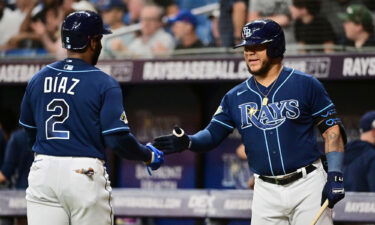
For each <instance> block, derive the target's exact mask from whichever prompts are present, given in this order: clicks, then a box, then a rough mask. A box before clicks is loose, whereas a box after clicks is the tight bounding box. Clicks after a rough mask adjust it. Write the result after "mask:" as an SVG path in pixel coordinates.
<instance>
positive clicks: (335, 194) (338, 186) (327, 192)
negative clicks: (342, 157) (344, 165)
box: [321, 172, 345, 208]
mask: <svg viewBox="0 0 375 225" xmlns="http://www.w3.org/2000/svg"><path fill="white" fill-rule="evenodd" d="M344 197H345V190H344V179H343V176H342V173H341V172H328V178H327V183H326V185H325V186H324V188H323V192H322V203H321V204H323V203H324V201H325V200H326V199H328V201H329V204H328V207H329V208H333V206H334V205H335V204H336V203H337V202H339V201H340V200H341V199H343V198H344Z"/></svg>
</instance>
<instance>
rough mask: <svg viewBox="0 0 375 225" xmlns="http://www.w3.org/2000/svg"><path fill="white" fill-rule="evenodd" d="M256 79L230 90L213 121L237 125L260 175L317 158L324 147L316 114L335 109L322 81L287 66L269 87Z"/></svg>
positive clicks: (231, 126)
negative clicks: (320, 144) (318, 137)
mask: <svg viewBox="0 0 375 225" xmlns="http://www.w3.org/2000/svg"><path fill="white" fill-rule="evenodd" d="M255 82H256V81H255V80H254V77H250V78H249V79H247V80H246V81H244V82H243V83H241V84H239V85H237V86H236V87H234V88H233V89H232V90H230V91H229V92H228V93H227V94H226V95H225V96H224V97H223V99H222V101H221V104H220V106H219V108H218V110H217V111H216V113H215V115H214V116H213V119H212V122H216V123H218V124H221V125H222V126H224V127H226V128H227V129H229V130H233V129H235V128H237V129H238V131H239V132H240V134H241V136H242V142H243V143H244V145H245V149H246V154H247V157H248V161H249V166H250V168H251V169H252V170H253V171H254V172H255V173H257V174H260V175H269V176H276V175H283V174H287V173H290V172H293V171H295V170H296V169H298V168H300V167H303V166H306V165H309V164H311V163H313V162H314V161H316V160H317V159H318V158H319V157H320V156H321V154H322V152H321V151H319V149H318V146H317V142H316V136H315V134H314V119H315V118H316V117H318V116H323V117H324V114H330V113H331V112H332V110H335V109H334V105H333V103H332V101H331V100H330V98H329V96H328V94H327V92H326V91H325V89H324V87H323V86H322V84H321V83H320V82H319V81H318V80H317V79H316V78H314V77H312V76H311V75H307V74H305V73H303V72H300V71H296V70H293V69H291V68H287V67H283V69H282V71H281V73H280V75H279V77H278V78H277V80H276V81H275V82H276V83H273V84H271V85H270V86H269V87H267V88H266V87H264V86H262V85H261V84H259V83H255ZM268 92H269V93H268ZM265 95H266V96H267V98H268V103H267V104H265V102H264V100H263V98H264V96H265Z"/></svg>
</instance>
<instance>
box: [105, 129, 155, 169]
mask: <svg viewBox="0 0 375 225" xmlns="http://www.w3.org/2000/svg"><path fill="white" fill-rule="evenodd" d="M104 141H105V144H106V146H107V147H109V148H110V149H112V150H113V151H115V152H116V153H117V154H118V155H120V156H121V157H123V158H125V159H129V160H139V161H144V162H147V161H149V160H150V159H151V152H150V151H149V150H148V148H147V147H146V146H144V145H142V144H140V143H139V142H138V141H137V139H136V138H135V137H134V136H133V135H132V134H131V133H129V132H119V133H114V134H109V135H106V136H104Z"/></svg>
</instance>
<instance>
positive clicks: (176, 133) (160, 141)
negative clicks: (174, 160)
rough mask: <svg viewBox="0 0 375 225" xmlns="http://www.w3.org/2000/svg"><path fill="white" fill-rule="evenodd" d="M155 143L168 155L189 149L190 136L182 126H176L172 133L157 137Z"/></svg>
mask: <svg viewBox="0 0 375 225" xmlns="http://www.w3.org/2000/svg"><path fill="white" fill-rule="evenodd" d="M153 145H154V146H155V147H156V148H158V149H160V150H161V151H163V152H164V153H165V154H166V155H168V154H172V153H175V152H182V151H184V150H186V149H188V148H189V145H190V138H189V136H187V135H186V134H185V131H184V130H183V129H182V128H180V127H175V128H174V129H173V132H172V134H169V135H164V136H160V137H157V138H155V139H154V143H153Z"/></svg>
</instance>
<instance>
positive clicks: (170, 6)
mask: <svg viewBox="0 0 375 225" xmlns="http://www.w3.org/2000/svg"><path fill="white" fill-rule="evenodd" d="M153 2H154V3H155V4H156V5H158V6H160V7H162V8H163V9H164V11H165V15H166V16H175V15H177V13H178V11H179V9H178V5H177V4H176V3H175V1H174V0H153Z"/></svg>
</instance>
